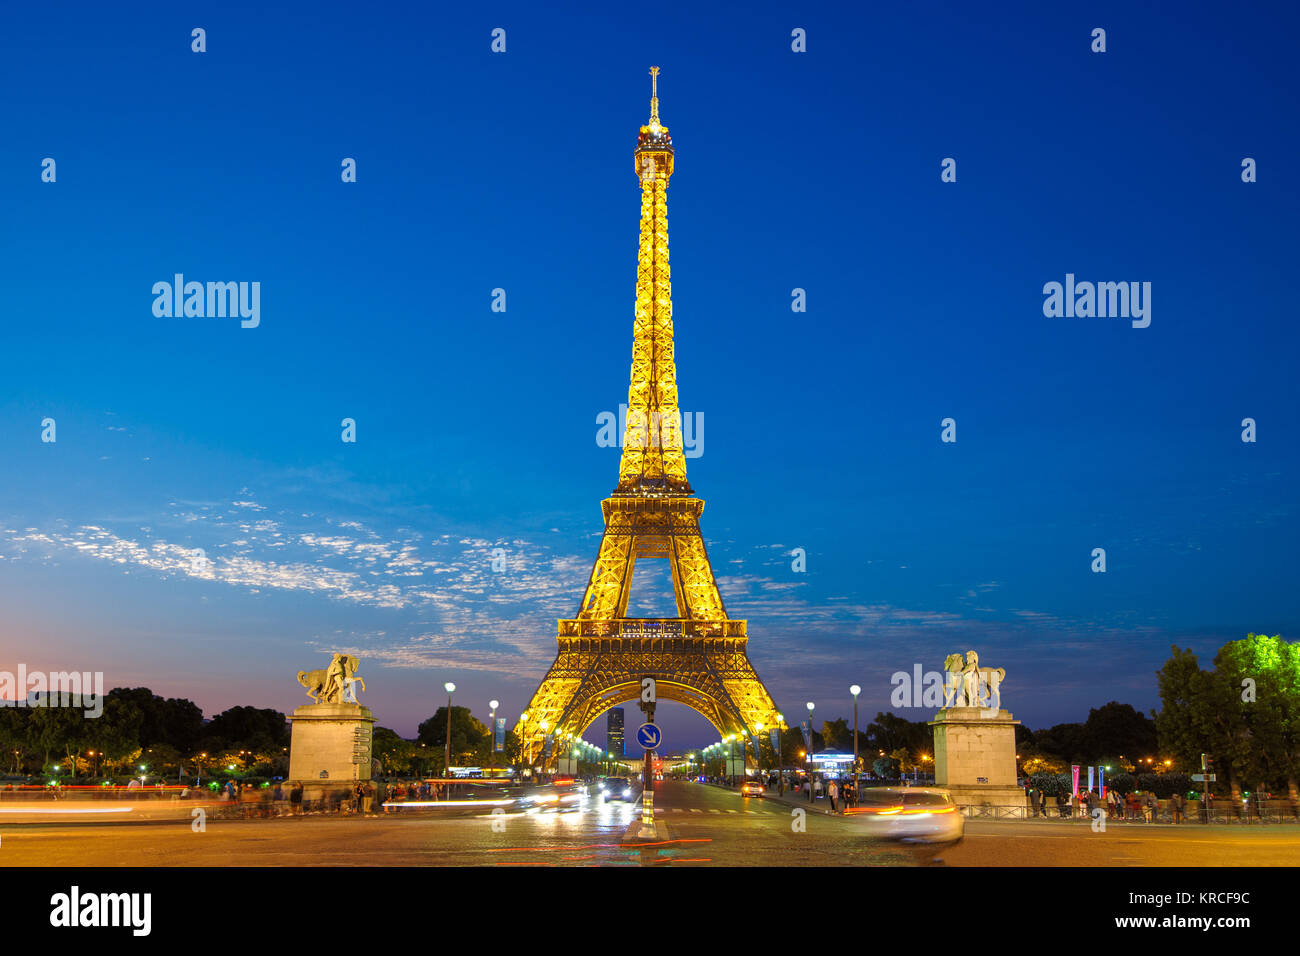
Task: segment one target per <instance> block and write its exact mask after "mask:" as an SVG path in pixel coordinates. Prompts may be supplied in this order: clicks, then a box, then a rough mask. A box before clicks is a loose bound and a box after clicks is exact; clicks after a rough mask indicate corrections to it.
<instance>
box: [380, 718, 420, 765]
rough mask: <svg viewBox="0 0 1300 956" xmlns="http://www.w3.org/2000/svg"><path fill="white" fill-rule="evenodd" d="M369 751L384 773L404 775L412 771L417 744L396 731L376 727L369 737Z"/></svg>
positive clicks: (417, 748)
mask: <svg viewBox="0 0 1300 956" xmlns="http://www.w3.org/2000/svg"><path fill="white" fill-rule="evenodd" d="M370 746H371V753H372V754H373V755H374V757H375V759H376V760H378V761H379V764H380V766H381V767H382V768H383V770H384V773H385V774H396V775H399V776H400V775H405V774H409V773H411V772H413V771H414V769H415V766H414V765H415V760H416V758H417V756H418V754H417V753H416V751H418V750H419V749H420V747H419V744H417V743H416V742H415V741H413V740H406V739H405V738H403V737H401V736H399V735H398V733H397V731H395V730H389V729H388V728H387V727H376V728H375V730H374V734H373V735H372V737H371V745H370Z"/></svg>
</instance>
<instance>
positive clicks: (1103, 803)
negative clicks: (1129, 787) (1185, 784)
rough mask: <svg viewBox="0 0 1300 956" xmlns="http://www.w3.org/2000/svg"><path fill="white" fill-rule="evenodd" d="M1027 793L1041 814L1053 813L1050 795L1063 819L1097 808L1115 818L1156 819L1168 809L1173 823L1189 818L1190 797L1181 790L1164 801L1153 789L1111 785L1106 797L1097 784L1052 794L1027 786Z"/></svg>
mask: <svg viewBox="0 0 1300 956" xmlns="http://www.w3.org/2000/svg"><path fill="white" fill-rule="evenodd" d="M1025 793H1026V796H1027V797H1028V799H1029V808H1030V810H1031V811H1032V813H1033V815H1034V816H1038V817H1047V816H1050V814H1049V812H1048V806H1047V805H1048V800H1049V799H1050V800H1051V801H1052V802H1053V804H1054V805H1055V806H1054V809H1055V811H1056V816H1057V817H1059V818H1061V819H1066V818H1069V817H1074V816H1078V817H1085V818H1091V817H1092V816H1093V811H1094V810H1097V809H1102V810H1105V811H1106V816H1107V817H1109V818H1110V819H1112V820H1142V821H1145V822H1146V823H1153V822H1156V821H1158V820H1160V819H1161V811H1162V810H1166V811H1168V813H1167V815H1168V817H1169V820H1170V822H1172V823H1183V822H1185V821H1186V820H1187V797H1185V796H1184V795H1183V794H1181V793H1175V794H1174V795H1173V796H1172V797H1170V798H1169V799H1168V800H1165V801H1163V804H1162V801H1161V800H1160V798H1159V797H1157V796H1156V795H1155V794H1154V793H1152V792H1151V791H1150V790H1147V791H1145V792H1144V791H1141V790H1133V791H1130V792H1129V793H1127V794H1121V793H1120V792H1119V791H1117V790H1115V789H1113V788H1111V789H1108V790H1107V791H1106V795H1105V796H1104V797H1103V796H1102V795H1101V794H1100V793H1098V792H1097V790H1096V789H1095V788H1094V789H1093V790H1081V791H1079V792H1078V793H1077V794H1076V793H1072V792H1070V791H1065V792H1058V793H1056V794H1055V795H1054V796H1052V797H1050V798H1049V797H1048V795H1047V794H1046V793H1044V792H1043V790H1042V789H1041V788H1032V787H1026V789H1025Z"/></svg>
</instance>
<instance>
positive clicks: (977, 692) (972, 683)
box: [943, 651, 1007, 713]
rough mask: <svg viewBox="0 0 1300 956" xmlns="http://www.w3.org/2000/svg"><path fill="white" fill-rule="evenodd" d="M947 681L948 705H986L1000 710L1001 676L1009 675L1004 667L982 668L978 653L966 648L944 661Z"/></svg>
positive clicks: (945, 697) (946, 705) (945, 687)
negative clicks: (964, 651)
mask: <svg viewBox="0 0 1300 956" xmlns="http://www.w3.org/2000/svg"><path fill="white" fill-rule="evenodd" d="M943 669H944V670H945V671H946V672H947V675H948V677H947V680H946V681H945V682H944V687H943V705H944V706H945V707H983V708H986V709H989V710H992V711H993V712H994V713H997V711H998V710H999V709H1001V707H1002V690H1001V684H1002V679H1003V678H1004V677H1006V676H1007V672H1006V670H1005V669H1003V668H1001V667H980V658H979V655H978V654H976V653H975V652H974V651H967V652H966V656H965V657H964V658H963V657H962V655H961V654H949V655H948V656H947V657H946V658H945V659H944V662H943Z"/></svg>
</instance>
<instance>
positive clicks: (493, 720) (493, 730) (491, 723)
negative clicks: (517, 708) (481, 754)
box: [488, 700, 501, 767]
mask: <svg viewBox="0 0 1300 956" xmlns="http://www.w3.org/2000/svg"><path fill="white" fill-rule="evenodd" d="M488 706H489V707H491V708H492V716H491V717H490V718H489V719H488V766H489V767H491V766H494V765H495V764H496V757H497V708H498V707H500V706H501V701H499V700H490V701H488Z"/></svg>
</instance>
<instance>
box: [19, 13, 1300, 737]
mask: <svg viewBox="0 0 1300 956" xmlns="http://www.w3.org/2000/svg"><path fill="white" fill-rule="evenodd" d="M1051 7H1052V8H1051V9H1043V8H1042V7H1041V5H1037V4H1018V5H1010V6H1008V7H1007V8H1006V9H1005V10H1004V11H1002V12H1000V13H999V14H998V15H997V17H996V19H995V18H993V17H992V16H990V15H989V14H987V13H983V12H976V11H974V10H973V9H968V8H965V7H964V6H962V5H956V4H954V5H945V4H927V5H922V6H915V7H909V8H907V9H899V10H894V11H870V13H869V14H868V13H867V12H864V11H863V10H861V9H841V8H835V7H830V6H824V7H818V8H817V9H816V10H813V11H812V12H808V11H807V10H804V9H801V8H800V7H798V6H791V5H787V4H759V5H757V6H754V7H752V8H751V9H748V10H747V12H745V13H744V14H743V15H742V14H741V13H740V12H738V11H737V10H733V9H725V10H724V9H714V10H713V11H712V12H710V10H708V9H702V8H700V7H699V6H698V5H680V6H678V7H675V8H674V9H672V10H670V11H668V12H667V13H665V14H664V15H663V16H662V17H656V18H654V20H653V21H652V24H650V25H648V24H647V20H646V18H645V17H644V16H643V15H642V14H641V13H640V12H639V9H640V8H626V9H622V8H620V9H603V8H600V7H593V8H590V9H586V10H583V9H580V8H578V7H573V8H569V9H568V12H563V11H561V12H559V13H556V12H551V11H546V10H542V9H540V8H537V7H535V6H532V5H522V4H520V5H515V4H504V5H497V6H494V7H493V8H492V9H491V10H490V11H487V12H480V11H478V10H475V9H473V8H471V7H465V8H464V9H460V10H447V9H439V10H437V11H436V12H435V11H433V10H430V9H428V8H424V7H421V6H417V5H411V6H409V7H407V8H394V9H393V10H385V11H383V12H374V11H370V10H367V9H365V8H354V7H351V6H348V7H346V8H345V7H339V8H338V9H337V11H335V12H331V10H330V8H329V7H328V6H324V7H322V6H320V5H314V6H312V7H305V6H304V7H300V8H297V9H292V10H287V11H266V10H261V9H259V8H258V6H257V5H253V4H222V5H219V6H218V5H204V4H197V5H187V6H183V7H179V8H178V7H176V6H175V5H171V4H142V5H135V6H133V8H132V9H130V10H127V11H122V10H107V9H104V8H102V7H96V6H91V5H85V6H83V7H80V8H75V7H74V8H72V9H73V10H74V11H76V10H78V9H79V12H75V13H71V12H69V10H68V9H67V8H62V7H61V8H59V9H58V10H51V9H48V8H39V7H30V6H29V7H23V8H21V9H15V10H13V11H11V12H10V14H9V17H8V28H7V29H6V31H5V39H4V40H3V41H0V43H3V45H4V56H3V58H0V76H2V78H3V80H4V81H5V82H4V87H5V89H7V90H9V91H10V92H9V94H8V96H7V97H6V99H5V103H4V108H3V114H2V115H3V128H4V130H5V136H4V141H3V146H2V147H0V221H2V222H3V223H4V225H5V228H4V229H2V230H0V282H2V284H3V289H4V321H3V325H2V326H0V345H2V348H0V355H3V357H4V359H5V361H4V376H3V379H2V380H0V449H3V457H2V458H0V478H3V487H4V489H5V493H4V494H3V495H0V607H3V610H4V613H3V616H2V623H0V667H7V668H10V669H12V666H11V665H10V664H6V663H4V662H5V661H11V662H13V665H16V663H17V662H18V661H20V660H21V661H25V662H26V663H27V664H28V666H29V668H33V669H34V668H39V667H48V668H51V669H64V668H70V667H76V668H78V669H82V670H86V669H94V670H103V671H105V672H106V681H107V682H108V684H109V685H110V686H114V685H121V684H128V685H139V684H145V685H148V686H151V687H153V688H154V689H155V690H156V691H158V692H161V693H164V694H167V695H169V696H170V695H183V696H190V697H192V698H194V699H195V700H197V701H198V702H199V703H200V704H201V705H202V706H203V707H204V708H205V710H206V711H207V712H208V713H209V714H211V713H215V712H216V711H218V710H221V709H223V708H225V707H228V706H231V705H234V704H237V703H246V704H256V705H259V706H274V707H278V708H282V709H290V708H292V707H293V706H296V704H297V703H301V702H303V701H305V700H306V698H305V697H304V696H302V692H301V690H300V689H299V688H298V687H297V685H296V683H295V682H294V680H293V676H292V675H293V673H294V672H296V671H297V670H300V669H308V668H311V667H317V666H322V663H321V662H322V661H324V660H325V656H324V655H325V654H326V653H327V652H328V651H330V650H333V649H344V648H346V649H349V650H352V651H354V652H356V653H357V654H359V656H361V657H362V659H363V665H362V671H361V673H362V675H363V676H366V677H367V678H368V680H367V686H368V688H369V692H368V694H367V698H368V703H369V704H370V706H371V707H372V708H373V709H374V710H375V711H376V714H377V716H378V717H379V719H380V721H381V723H384V724H386V725H389V726H392V727H394V728H396V729H398V730H399V731H401V732H403V733H408V734H411V733H414V730H415V726H416V724H417V723H418V722H419V721H420V720H421V719H423V718H424V717H426V716H428V715H429V714H430V713H432V712H433V710H434V709H435V708H436V707H437V706H438V704H439V701H440V698H441V693H440V691H436V690H435V688H440V687H441V685H442V683H443V682H444V681H445V680H449V679H450V680H454V681H456V683H457V684H458V685H459V686H460V688H461V690H460V691H458V698H463V701H465V702H468V703H469V704H470V705H471V706H473V707H474V709H475V711H476V712H477V713H479V716H480V717H484V718H485V717H486V701H487V700H488V699H489V698H492V697H496V698H499V699H500V700H501V701H503V704H504V706H503V708H502V713H503V714H506V715H509V716H510V717H511V718H512V719H513V718H514V717H515V716H517V714H518V712H519V710H520V709H521V708H522V707H523V706H524V705H525V702H526V700H527V698H528V696H529V694H530V693H531V691H532V690H533V689H534V687H535V686H536V683H537V681H538V680H539V679H540V677H541V676H542V674H543V673H544V672H545V669H546V667H547V666H548V665H549V663H550V661H551V660H552V658H553V656H554V648H555V644H554V627H555V623H554V622H555V619H556V618H557V617H567V616H570V615H571V614H573V613H574V612H575V611H576V608H577V603H578V600H579V598H580V597H581V592H582V588H583V585H584V583H585V581H586V576H587V574H588V572H589V570H590V567H591V563H592V561H593V560H594V558H595V554H596V548H597V545H598V542H599V533H600V511H599V501H600V499H601V498H602V497H603V496H604V495H606V494H608V492H609V491H610V489H612V487H613V485H614V483H615V480H616V477H617V451H616V450H614V449H610V448H601V447H598V446H597V444H596V441H595V435H596V431H597V426H596V416H597V415H598V414H599V413H600V412H602V411H606V410H609V411H617V409H618V405H619V403H620V402H621V401H625V400H626V392H627V374H628V366H629V362H630V355H631V324H632V299H633V288H634V283H635V256H636V242H637V216H638V209H639V193H638V189H637V182H636V179H635V177H634V175H633V172H632V164H631V159H632V156H631V154H632V149H633V147H634V145H635V137H636V131H637V127H638V126H639V125H640V124H641V123H643V122H645V121H646V117H647V111H648V102H647V101H648V77H647V75H646V71H647V68H648V67H649V65H650V64H651V63H656V64H658V65H659V66H660V67H661V68H662V71H663V72H662V75H661V79H660V96H661V110H662V115H663V119H664V122H665V123H667V125H668V126H669V128H670V129H671V131H672V135H673V140H674V143H675V146H676V149H677V171H676V174H675V175H674V177H673V181H672V186H671V189H670V191H669V226H670V244H671V250H672V258H673V281H674V288H673V293H674V304H675V321H676V327H677V355H678V372H679V381H680V390H681V402H682V407H683V408H684V409H685V410H687V411H690V412H700V413H702V414H703V416H704V421H705V433H704V454H703V456H702V457H700V458H698V459H693V460H691V461H690V462H688V466H689V475H690V479H691V481H692V484H693V485H694V486H695V488H696V490H697V492H698V493H699V494H700V495H701V497H703V498H705V499H706V500H707V502H708V507H707V508H706V510H705V512H704V516H703V528H704V533H705V536H706V540H707V541H708V544H709V548H710V555H711V557H712V559H713V563H714V567H715V570H716V572H717V573H718V575H719V577H720V584H721V587H722V591H723V596H724V599H725V600H726V601H727V603H728V609H729V611H730V612H731V614H732V615H733V616H735V617H747V618H748V619H749V621H750V625H749V628H750V635H751V638H750V652H751V656H752V658H753V660H754V662H755V664H756V666H757V667H758V669H759V672H760V674H761V675H762V676H763V678H764V679H765V681H766V682H767V683H768V686H769V688H770V689H771V691H772V692H773V695H774V696H775V698H776V699H777V702H778V704H779V705H780V706H782V707H783V708H785V709H786V710H787V712H793V711H794V710H795V709H796V708H800V709H801V706H802V701H804V700H807V699H812V700H816V701H818V712H817V713H818V717H819V719H820V717H822V716H823V715H825V716H835V715H839V714H848V713H849V706H848V694H847V684H848V683H850V682H852V681H857V682H858V683H860V684H861V685H862V686H863V688H864V693H863V710H864V712H865V713H868V714H871V713H874V712H875V710H877V709H881V708H883V707H885V706H886V705H887V700H888V695H889V691H890V683H889V675H890V674H891V673H893V672H895V671H898V670H906V671H910V670H911V667H912V665H913V664H914V663H918V662H919V663H922V664H924V665H925V666H926V667H927V668H935V669H938V668H939V667H940V665H941V662H942V659H943V657H944V656H945V655H946V654H947V653H949V652H950V651H953V650H964V649H965V648H966V647H968V646H972V647H976V648H977V649H978V650H980V652H981V657H982V658H983V659H984V660H985V661H986V662H987V663H990V664H992V665H993V666H1002V667H1005V668H1006V670H1007V672H1008V678H1007V682H1006V684H1005V685H1004V696H1003V700H1004V702H1005V703H1006V704H1007V706H1009V707H1010V709H1011V710H1012V711H1013V712H1015V714H1016V716H1017V717H1019V718H1020V719H1022V720H1024V721H1026V722H1027V723H1029V724H1030V725H1032V726H1040V725H1044V724H1050V723H1055V722H1058V721H1064V720H1074V719H1082V718H1083V717H1085V716H1086V714H1087V709H1088V708H1089V707H1092V706H1099V705H1100V704H1103V703H1105V702H1106V701H1108V700H1111V699H1119V700H1121V701H1127V702H1131V703H1133V704H1135V705H1136V706H1139V707H1142V708H1144V709H1145V708H1149V707H1152V706H1154V705H1155V704H1156V703H1157V700H1156V695H1155V689H1154V673H1153V672H1154V671H1155V670H1157V669H1158V668H1159V666H1160V665H1161V663H1162V662H1163V660H1164V659H1165V657H1166V656H1167V653H1168V648H1169V645H1170V644H1171V643H1178V644H1179V645H1180V646H1191V647H1193V648H1195V649H1196V650H1198V651H1200V652H1202V653H1205V654H1207V655H1212V653H1213V650H1214V649H1215V648H1217V647H1218V646H1219V644H1221V643H1222V642H1223V641H1225V640H1229V639H1233V638H1236V637H1240V636H1244V634H1245V633H1246V632H1247V631H1251V630H1253V631H1264V632H1268V633H1279V632H1280V633H1282V634H1283V635H1284V636H1288V637H1292V638H1293V637H1294V636H1295V634H1296V631H1297V626H1296V625H1297V623H1298V622H1300V596H1298V594H1300V592H1298V591H1297V589H1296V588H1295V586H1294V581H1295V577H1296V570H1297V561H1296V556H1295V545H1294V542H1295V541H1296V540H1297V532H1300V527H1297V525H1298V522H1297V514H1296V500H1297V495H1296V491H1297V477H1296V475H1297V471H1296V469H1297V464H1298V463H1300V462H1298V461H1297V458H1298V452H1297V449H1298V448H1300V429H1297V425H1296V420H1295V419H1296V416H1295V409H1296V408H1297V407H1298V406H1300V401H1298V399H1300V396H1298V395H1297V385H1296V377H1295V375H1294V363H1295V354H1296V345H1297V334H1296V332H1295V327H1294V323H1295V315H1294V311H1295V310H1294V291H1293V288H1292V283H1293V279H1294V276H1295V261H1296V253H1297V242H1296V237H1295V223H1296V222H1297V221H1298V220H1300V215H1298V214H1300V209H1298V208H1297V206H1298V205H1300V203H1298V201H1297V191H1296V190H1295V189H1294V185H1293V184H1292V183H1290V182H1289V177H1290V176H1291V172H1290V169H1289V163H1290V162H1291V161H1292V158H1293V157H1294V156H1295V155H1296V154H1297V142H1296V139H1297V136H1296V131H1295V124H1294V121H1293V114H1294V104H1295V102H1296V101H1297V93H1298V92H1300V91H1298V90H1297V86H1298V84H1297V77H1296V68H1295V59H1294V54H1293V51H1292V50H1291V49H1290V46H1291V37H1293V36H1294V32H1295V27H1296V19H1297V17H1296V14H1295V12H1294V9H1293V8H1291V7H1289V6H1285V5H1262V4H1260V5H1252V4H1246V5H1235V6H1233V7H1231V8H1230V9H1229V8H1227V7H1219V6H1211V5H1205V6H1199V7H1198V6H1196V5H1188V4H1177V5H1174V4H1158V5H1150V6H1149V7H1147V8H1145V9H1142V10H1133V9H1129V5H1123V4H1100V5H1098V4H1088V5H1084V4H1064V5H1060V4H1053V5H1051ZM656 9H658V8H656ZM196 26H201V27H204V28H205V29H206V31H207V46H208V50H207V52H206V53H203V54H196V53H193V52H191V50H190V30H191V29H192V28H193V27H196ZM1098 26H1100V27H1104V28H1105V29H1106V30H1107V47H1108V49H1107V52H1106V53H1104V54H1095V53H1092V52H1091V51H1090V49H1089V45H1090V33H1091V31H1092V29H1093V28H1094V27H1098ZM494 27H502V28H504V29H505V30H506V31H507V51H506V53H504V54H492V53H491V52H490V50H489V44H490V41H491V37H490V31H491V30H492V29H493V28H494ZM795 27H801V28H803V29H805V30H807V35H808V41H807V47H808V49H807V52H806V53H802V54H796V53H793V52H791V50H790V31H791V30H792V29H793V28H795ZM45 157H52V158H54V159H55V160H56V162H57V182H55V183H43V182H41V179H40V173H41V160H42V159H43V158H45ZM343 157H354V158H355V159H356V161H357V168H358V181H357V182H356V183H354V184H345V183H342V182H341V181H340V176H339V171H340V162H341V160H342V159H343ZM945 157H953V158H955V159H956V160H957V182H956V183H941V182H940V177H939V173H940V161H941V160H942V159H943V158H945ZM1243 157H1252V158H1254V159H1256V161H1257V162H1258V169H1259V174H1258V182H1256V183H1252V184H1246V183H1243V182H1242V181H1241V177H1240V170H1241V161H1242V159H1243ZM177 272H181V273H184V274H185V275H186V277H187V279H193V280H199V281H231V280H234V281H241V280H242V281H259V282H260V283H261V289H262V298H261V324H260V325H259V327H258V328H256V329H241V328H240V327H239V322H238V321H237V320H232V319H201V318H156V317H155V316H154V315H153V313H152V303H153V296H152V294H151V292H150V290H151V287H152V285H153V284H154V283H155V282H157V281H160V280H170V279H171V277H172V275H173V274H174V273H177ZM1066 273H1073V274H1075V275H1076V276H1077V277H1078V278H1079V279H1080V280H1083V279H1090V280H1093V281H1149V282H1151V283H1152V290H1153V291H1152V322H1151V325H1150V327H1149V328H1145V329H1134V328H1132V327H1131V326H1130V324H1129V323H1128V322H1127V321H1125V320H1120V319H1099V318H1047V317H1045V316H1044V315H1043V310H1042V304H1043V295H1042V291H1041V290H1042V287H1043V284H1044V283H1046V282H1049V281H1063V280H1064V277H1065V275H1066ZM498 287H500V288H504V289H505V290H506V293H507V311H506V312H505V313H493V312H491V311H490V302H491V290H492V289H494V288H498ZM796 287H798V288H803V289H805V290H806V291H807V301H808V311H807V312H806V313H804V314H794V313H792V312H791V309H790V301H791V290H792V289H793V288H796ZM949 416H951V417H953V418H954V419H956V421H957V435H958V440H957V442H956V443H955V444H943V443H941V442H940V440H939V433H940V427H939V423H940V421H941V419H943V418H945V417H949ZM45 417H51V418H54V419H55V420H56V422H57V439H58V440H57V442H56V443H54V444H46V443H42V442H41V441H40V434H41V425H40V423H41V420H42V419H43V418H45ZM345 417H351V418H354V419H355V420H356V422H357V430H358V441H357V442H356V444H343V443H342V442H341V441H340V431H341V429H340V424H339V423H340V421H341V419H343V418H345ZM1245 417H1252V418H1254V419H1255V420H1256V421H1257V423H1258V436H1259V440H1258V441H1257V442H1256V443H1254V444H1246V443H1243V442H1242V441H1241V440H1240V433H1241V425H1240V422H1241V420H1242V419H1243V418H1245ZM497 547H501V548H504V549H505V550H506V551H507V554H508V559H509V567H508V569H507V571H505V572H503V573H499V574H498V573H494V572H492V571H491V568H490V564H489V562H490V556H491V553H492V550H493V549H494V548H497ZM796 547H800V548H804V549H805V550H806V552H807V556H808V557H807V571H806V573H803V574H798V573H795V572H794V571H792V569H791V558H790V554H789V552H790V551H791V550H792V549H793V548H796ZM1096 547H1102V548H1105V549H1106V552H1107V565H1108V568H1107V572H1106V573H1105V574H1094V573H1092V572H1091V570H1090V563H1091V552H1092V549H1093V548H1096ZM196 548H202V549H203V550H204V551H205V553H206V554H207V555H208V557H209V558H210V559H211V564H210V565H209V566H208V568H207V569H205V570H202V571H196V570H195V569H194V566H193V564H192V561H191V557H192V553H193V550H194V549H196ZM660 581H661V583H662V577H661V578H660ZM652 583H653V582H652ZM660 606H662V605H659V604H650V603H647V604H645V605H643V607H642V613H646V614H651V613H654V612H655V608H656V607H660ZM905 713H906V714H907V716H909V717H912V718H913V719H921V718H922V717H924V716H925V713H924V712H921V711H912V712H905ZM662 719H663V722H664V723H665V725H666V727H667V730H668V734H669V739H668V746H669V747H673V746H675V745H676V744H677V743H679V742H680V743H681V744H682V745H683V746H695V745H698V744H702V743H707V742H708V741H709V740H710V739H711V731H710V729H709V728H708V725H707V724H706V723H705V722H704V721H703V719H702V718H699V717H697V716H695V715H693V714H691V713H689V712H686V711H684V710H682V709H681V708H673V709H671V710H669V711H668V712H667V713H665V714H664V715H663V718H662ZM601 726H603V722H602V724H600V725H597V726H596V727H593V729H592V731H593V732H592V733H589V734H588V737H589V739H597V738H598V737H599V734H598V733H596V731H597V730H598V729H599V728H600V727H601Z"/></svg>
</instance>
